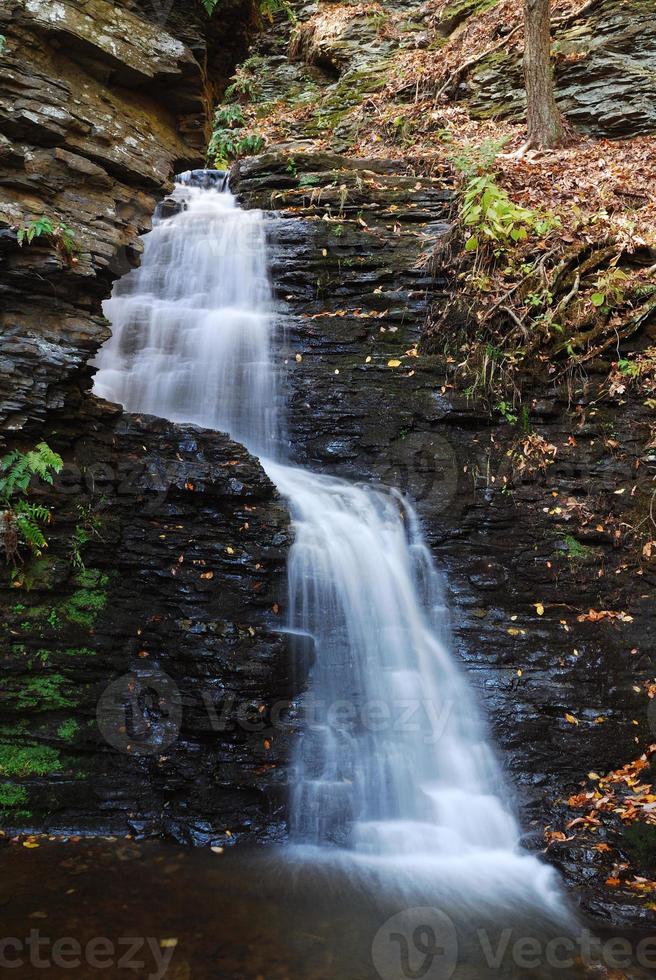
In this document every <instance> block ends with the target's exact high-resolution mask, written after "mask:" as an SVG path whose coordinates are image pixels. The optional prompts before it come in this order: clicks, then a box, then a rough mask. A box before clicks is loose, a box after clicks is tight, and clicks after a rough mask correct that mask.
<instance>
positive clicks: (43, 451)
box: [0, 442, 64, 561]
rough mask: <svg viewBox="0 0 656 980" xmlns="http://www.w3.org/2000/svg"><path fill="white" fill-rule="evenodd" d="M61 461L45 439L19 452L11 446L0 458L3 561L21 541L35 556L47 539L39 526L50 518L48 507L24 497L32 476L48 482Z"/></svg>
mask: <svg viewBox="0 0 656 980" xmlns="http://www.w3.org/2000/svg"><path fill="white" fill-rule="evenodd" d="M63 465H64V463H63V460H62V458H61V456H59V455H58V454H57V453H55V452H53V451H52V449H50V447H49V446H48V445H47V443H45V442H40V443H39V444H38V445H37V446H36V447H35V448H34V449H32V450H30V451H29V452H26V453H22V452H20V451H19V450H13V451H12V452H10V453H8V454H7V455H6V456H4V457H3V458H2V460H0V508H1V511H0V520H1V524H0V528H1V530H0V534H1V536H2V545H3V547H4V550H5V556H6V558H7V561H15V559H16V558H17V557H18V555H19V548H20V546H21V545H25V546H27V547H28V548H29V549H30V551H32V552H33V554H35V555H36V556H37V557H38V556H40V555H41V554H42V552H43V550H44V548H47V546H48V542H47V541H46V538H45V535H44V533H43V531H42V530H41V528H42V526H43V525H44V524H47V523H48V522H49V521H50V519H51V515H50V509H49V508H48V507H44V506H43V505H41V504H35V503H32V502H31V501H29V500H28V499H27V494H28V493H29V485H30V482H31V480H32V479H33V477H38V479H40V480H42V481H43V482H44V483H50V484H51V483H52V481H53V473H59V472H60V471H61V469H62V467H63Z"/></svg>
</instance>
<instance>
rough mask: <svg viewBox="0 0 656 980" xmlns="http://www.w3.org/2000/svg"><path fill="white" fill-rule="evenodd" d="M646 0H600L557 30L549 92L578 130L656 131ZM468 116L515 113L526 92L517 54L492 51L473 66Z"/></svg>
mask: <svg viewBox="0 0 656 980" xmlns="http://www.w3.org/2000/svg"><path fill="white" fill-rule="evenodd" d="M653 18H654V9H653V4H652V3H651V2H650V0H630V2H629V3H620V2H618V0H605V2H603V3H601V4H599V5H598V6H597V7H595V8H594V9H593V10H592V11H591V12H590V13H589V14H588V15H586V16H584V17H583V18H581V20H579V21H577V22H575V23H574V24H573V25H572V26H570V27H567V28H566V29H562V30H559V31H556V33H555V41H554V52H555V54H556V71H555V77H556V94H557V100H558V104H559V106H560V108H561V109H562V111H563V112H564V113H565V115H566V116H567V118H568V119H569V120H570V121H571V122H572V123H573V125H574V126H575V127H576V128H577V129H580V130H582V131H583V132H589V133H594V134H595V135H598V136H608V137H611V138H616V139H619V138H626V137H630V136H639V135H643V134H650V133H654V132H656V109H655V108H654V106H655V104H656V81H655V79H656V37H655V36H654V30H653ZM471 88H472V90H473V92H472V94H471V98H469V93H468V96H467V97H468V101H469V102H470V106H471V109H472V111H473V113H474V114H475V115H480V116H484V117H487V116H501V117H512V118H518V119H521V118H522V116H523V113H524V105H525V96H524V90H523V84H522V69H521V64H520V61H519V59H517V58H514V59H511V58H509V57H507V56H506V55H495V56H493V57H492V58H490V59H488V60H487V61H484V62H483V63H482V65H481V67H480V68H479V69H478V70H477V71H476V72H475V73H474V76H473V79H472V86H471Z"/></svg>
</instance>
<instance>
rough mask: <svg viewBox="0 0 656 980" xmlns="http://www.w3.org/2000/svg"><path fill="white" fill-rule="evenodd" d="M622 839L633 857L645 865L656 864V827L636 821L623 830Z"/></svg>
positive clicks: (651, 866)
mask: <svg viewBox="0 0 656 980" xmlns="http://www.w3.org/2000/svg"><path fill="white" fill-rule="evenodd" d="M622 839H623V842H624V844H625V846H626V847H627V849H628V850H629V851H630V852H631V855H632V856H633V858H634V859H635V860H636V861H637V862H638V863H639V864H640V865H641V866H643V867H648V868H653V867H654V865H656V827H654V826H652V825H650V824H644V823H634V824H630V825H629V826H628V827H625V828H624V829H623V831H622Z"/></svg>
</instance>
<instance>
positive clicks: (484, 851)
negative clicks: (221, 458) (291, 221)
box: [95, 181, 564, 914]
mask: <svg viewBox="0 0 656 980" xmlns="http://www.w3.org/2000/svg"><path fill="white" fill-rule="evenodd" d="M193 183H194V182H193V181H192V182H189V181H187V182H186V183H184V184H178V185H177V187H176V190H175V193H174V198H175V200H176V201H177V202H178V206H179V208H180V210H179V211H178V213H176V214H173V215H172V216H169V217H160V218H158V219H157V220H156V222H155V225H154V228H153V231H152V232H151V233H150V234H149V235H146V236H145V237H144V253H143V261H142V264H141V266H140V268H138V269H136V270H134V271H132V272H130V273H129V274H128V275H127V276H125V277H124V278H123V279H122V280H121V281H120V282H118V283H117V284H116V286H115V288H114V292H113V294H112V297H111V299H110V300H108V301H107V303H106V306H105V313H106V315H107V317H108V318H109V320H110V321H111V323H112V327H113V335H112V337H111V339H110V340H109V341H108V343H107V344H106V345H105V347H104V348H103V349H102V350H101V352H100V354H99V356H98V359H97V366H98V373H97V375H96V382H95V390H96V392H97V393H98V394H99V395H101V396H104V397H106V398H109V399H111V400H114V401H118V402H120V403H122V404H123V405H124V406H125V407H126V408H127V409H128V410H130V411H139V412H150V413H153V414H156V415H160V416H164V417H166V418H169V419H172V420H174V421H184V422H193V423H197V424H198V425H202V426H206V427H210V428H213V429H217V430H225V431H227V432H229V433H230V435H231V436H232V437H233V438H235V439H237V440H239V441H240V442H243V443H244V444H245V445H246V446H247V447H248V448H249V449H250V450H251V451H252V452H253V453H256V454H257V455H259V456H260V457H261V460H262V465H263V466H264V468H265V470H266V471H267V473H268V474H269V476H270V477H271V479H272V480H273V482H274V483H275V484H276V485H277V486H278V488H279V490H280V492H281V494H283V495H284V497H285V498H287V500H288V502H289V507H290V511H291V514H292V518H293V527H294V534H295V543H294V545H293V547H292V549H291V554H290V558H289V623H288V626H289V630H290V631H292V632H295V631H300V632H302V633H305V634H309V635H310V636H311V637H312V638H313V641H314V646H315V654H316V657H315V662H314V666H313V667H312V670H311V673H310V679H309V690H308V692H307V695H306V698H305V716H306V717H305V730H304V733H303V735H302V737H301V738H300V739H299V746H298V750H297V756H296V759H295V763H294V766H293V773H294V779H293V784H294V785H293V791H292V798H291V802H290V807H291V836H292V842H295V845H296V853H297V854H298V853H301V852H303V851H304V849H305V852H307V851H308V845H310V847H309V850H310V851H312V852H313V853H314V855H315V857H314V860H316V861H317V863H325V862H326V861H328V862H329V861H331V860H335V861H339V862H342V863H343V862H347V863H348V862H350V864H351V866H352V867H358V868H359V869H360V870H362V869H364V868H369V869H371V868H373V867H377V868H381V867H384V866H389V867H391V868H393V869H394V875H395V880H397V881H399V882H401V881H404V882H407V883H408V884H407V887H408V888H409V889H411V887H412V882H413V880H415V881H416V880H419V879H421V880H422V881H423V882H424V884H425V882H426V880H428V879H430V880H432V881H436V882H437V881H439V882H440V887H441V888H444V887H445V882H449V881H455V880H456V879H458V880H459V887H460V889H461V890H462V889H463V888H466V886H467V884H468V883H469V885H470V886H471V887H472V888H473V889H474V891H475V892H476V894H477V896H478V897H479V898H480V896H481V895H483V893H485V894H487V895H488V899H489V902H490V903H494V902H495V901H501V898H502V897H503V899H504V900H505V901H510V900H511V898H512V897H513V896H514V898H515V900H517V901H519V902H525V903H532V904H533V905H534V906H535V907H540V908H543V909H545V908H547V907H549V908H550V909H551V910H552V912H553V913H554V914H557V912H558V909H560V908H561V899H560V895H559V891H558V885H557V879H556V876H555V874H554V873H553V872H552V870H551V869H550V868H548V867H547V866H545V865H543V864H541V863H539V862H538V861H537V860H536V859H535V858H533V857H530V856H529V855H528V854H525V853H524V852H522V851H521V848H520V847H519V844H518V840H519V831H518V827H517V824H516V821H515V817H514V815H513V812H512V809H511V807H509V805H508V804H507V802H506V801H507V799H508V791H507V789H506V787H505V785H504V780H503V778H502V776H501V774H500V771H499V768H498V766H497V764H496V761H495V757H494V753H493V752H492V751H491V749H490V746H489V743H488V741H487V739H486V734H485V726H484V725H483V723H482V721H481V718H480V715H479V711H478V709H477V706H476V704H475V699H474V697H473V695H472V693H471V692H470V690H469V685H468V683H467V680H466V677H465V676H464V673H463V671H462V670H461V668H460V666H459V665H458V664H457V663H456V661H455V659H454V656H453V654H452V652H451V650H450V647H449V635H448V625H447V618H446V611H445V603H444V597H443V594H442V588H441V584H440V578H439V576H438V574H437V572H436V569H435V567H434V564H433V561H432V558H431V556H430V554H429V551H428V549H427V547H426V545H425V544H424V541H423V539H422V534H421V530H420V527H419V524H418V521H417V519H416V516H415V514H414V511H413V509H412V507H411V505H410V503H409V502H408V501H406V500H403V499H401V498H400V497H399V496H398V495H397V494H396V493H394V492H392V491H390V490H387V489H385V488H371V487H367V486H361V485H358V484H354V483H348V482H346V481H344V480H340V479H337V478H334V477H332V476H325V475H319V474H315V473H313V472H310V471H308V470H305V469H302V468H298V467H295V466H293V465H291V464H290V463H289V462H288V460H287V458H286V454H285V451H284V449H283V445H284V437H283V433H284V410H283V407H282V406H283V404H284V399H283V395H282V391H281V389H282V387H283V386H282V384H281V376H280V371H279V370H278V367H277V366H276V359H277V355H276V354H275V353H274V345H273V339H274V338H273V336H272V335H273V331H274V326H273V324H274V318H273V315H272V310H273V301H272V291H271V288H270V284H269V280H268V276H267V250H266V236H265V221H266V219H265V216H264V215H263V214H262V213H260V212H257V211H242V210H240V209H239V208H238V207H237V206H236V203H235V200H234V198H233V196H232V195H231V194H230V192H229V191H227V190H220V189H218V187H213V186H212V183H211V182H208V181H206V182H205V185H206V186H204V187H199V186H193ZM327 844H328V845H330V846H329V847H326V846H325V845H327ZM292 850H293V848H292ZM331 855H332V857H331ZM386 862H387V865H386ZM558 914H559V913H558ZM563 914H564V912H563Z"/></svg>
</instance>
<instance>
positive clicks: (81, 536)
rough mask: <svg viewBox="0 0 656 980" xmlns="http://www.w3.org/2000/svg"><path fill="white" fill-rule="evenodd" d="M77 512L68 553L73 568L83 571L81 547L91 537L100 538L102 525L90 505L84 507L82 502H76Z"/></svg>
mask: <svg viewBox="0 0 656 980" xmlns="http://www.w3.org/2000/svg"><path fill="white" fill-rule="evenodd" d="M77 512H78V514H79V520H78V522H77V524H76V525H75V528H74V529H73V534H72V536H71V543H70V548H69V555H70V560H71V565H72V566H73V568H77V569H79V570H80V571H83V570H84V568H85V565H84V559H83V557H82V549H83V548H84V546H85V545H86V544H88V543H89V541H91V540H92V538H94V537H96V538H101V535H100V529H101V527H102V521H101V520H100V518H99V517H98V516H97V515H96V514H94V513H93V511H92V509H91V507H85V506H84V505H83V504H78V508H77ZM101 540H102V539H101Z"/></svg>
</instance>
